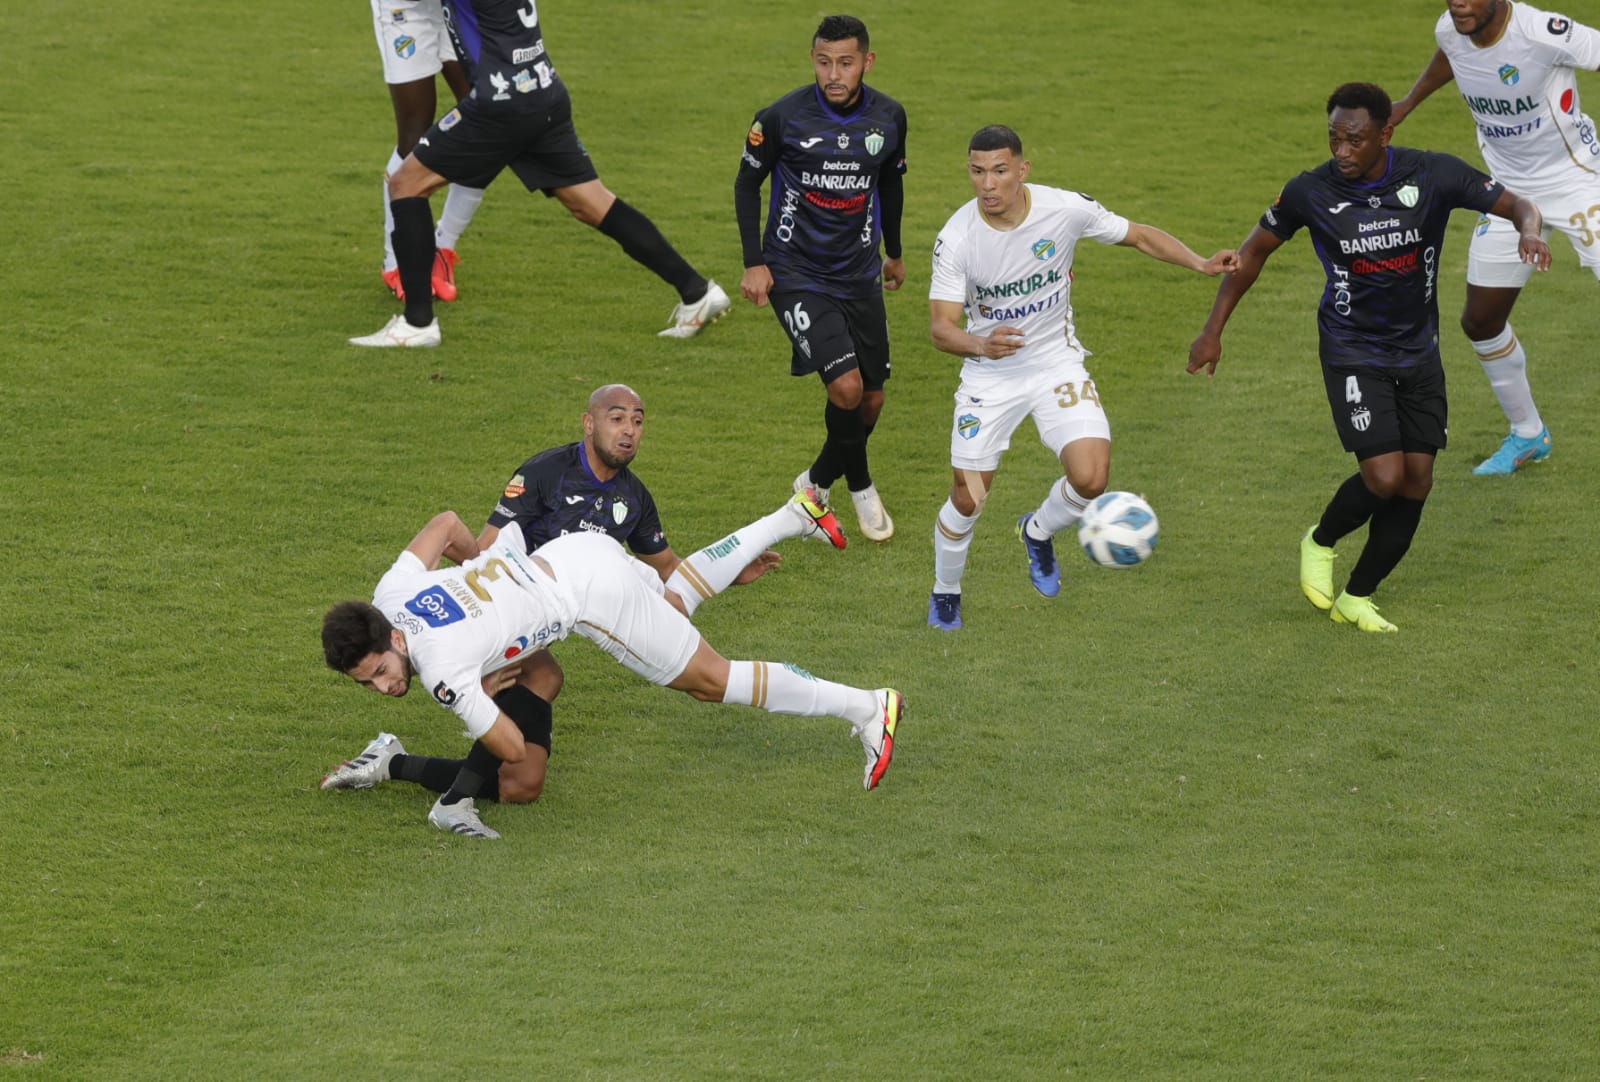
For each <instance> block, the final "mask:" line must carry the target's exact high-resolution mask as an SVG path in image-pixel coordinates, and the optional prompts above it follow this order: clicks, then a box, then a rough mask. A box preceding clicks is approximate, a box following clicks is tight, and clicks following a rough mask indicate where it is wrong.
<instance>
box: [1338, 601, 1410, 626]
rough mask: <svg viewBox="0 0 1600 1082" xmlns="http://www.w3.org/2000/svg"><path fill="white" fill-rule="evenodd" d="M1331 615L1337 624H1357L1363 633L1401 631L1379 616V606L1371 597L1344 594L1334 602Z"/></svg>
mask: <svg viewBox="0 0 1600 1082" xmlns="http://www.w3.org/2000/svg"><path fill="white" fill-rule="evenodd" d="M1329 615H1330V616H1332V618H1333V622H1334V623H1336V624H1355V625H1356V627H1358V628H1360V629H1361V630H1362V631H1399V630H1400V629H1399V628H1397V627H1395V626H1394V625H1393V624H1391V623H1390V622H1389V621H1387V620H1385V619H1384V618H1383V617H1381V616H1379V615H1378V606H1376V605H1374V604H1373V603H1372V598H1370V597H1357V596H1356V595H1355V594H1351V593H1342V594H1340V595H1339V596H1338V598H1337V599H1336V600H1335V601H1334V603H1333V611H1332V612H1331V613H1330V614H1329Z"/></svg>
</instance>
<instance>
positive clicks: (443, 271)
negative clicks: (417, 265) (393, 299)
mask: <svg viewBox="0 0 1600 1082" xmlns="http://www.w3.org/2000/svg"><path fill="white" fill-rule="evenodd" d="M459 262H461V257H460V256H458V255H456V252H455V249H454V248H435V249H434V251H433V295H434V296H435V297H438V298H439V299H440V300H442V301H453V300H455V299H456V264H457V263H459ZM401 299H402V300H403V299H404V298H401Z"/></svg>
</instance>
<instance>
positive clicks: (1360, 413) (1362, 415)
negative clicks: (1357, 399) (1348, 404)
mask: <svg viewBox="0 0 1600 1082" xmlns="http://www.w3.org/2000/svg"><path fill="white" fill-rule="evenodd" d="M1350 425H1351V427H1352V428H1354V429H1355V430H1356V431H1357V432H1365V431H1366V430H1367V429H1368V428H1370V427H1371V426H1372V411H1371V410H1369V409H1367V407H1365V406H1358V407H1356V408H1355V409H1353V410H1351V411H1350Z"/></svg>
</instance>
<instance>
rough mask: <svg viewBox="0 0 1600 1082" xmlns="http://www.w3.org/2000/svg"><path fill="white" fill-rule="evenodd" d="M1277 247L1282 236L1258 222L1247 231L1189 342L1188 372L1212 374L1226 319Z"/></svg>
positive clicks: (1215, 366)
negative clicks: (1207, 312) (1233, 263)
mask: <svg viewBox="0 0 1600 1082" xmlns="http://www.w3.org/2000/svg"><path fill="white" fill-rule="evenodd" d="M1281 247H1283V238H1281V237H1279V236H1278V235H1277V234H1276V233H1272V232H1270V231H1268V230H1266V229H1262V228H1261V227H1260V226H1259V225H1258V226H1256V227H1255V228H1254V229H1252V230H1251V231H1250V235H1249V236H1248V237H1246V238H1245V239H1244V243H1243V244H1241V245H1240V246H1239V251H1238V253H1237V256H1236V258H1237V265H1236V267H1235V269H1234V270H1233V272H1232V273H1231V274H1229V275H1228V276H1227V277H1226V278H1224V279H1223V280H1222V284H1221V285H1219V286H1217V299H1216V300H1215V301H1213V302H1212V303H1211V314H1210V315H1209V316H1207V317H1206V325H1205V326H1204V327H1202V328H1201V330H1200V335H1199V337H1197V338H1196V339H1195V340H1194V341H1193V342H1191V343H1190V344H1189V365H1188V372H1189V374H1190V375H1194V374H1195V373H1197V372H1199V371H1200V370H1201V369H1202V368H1204V369H1205V370H1206V375H1208V376H1214V375H1216V372H1217V362H1218V361H1220V360H1221V359H1222V329H1223V328H1224V327H1226V326H1227V325H1228V318H1229V317H1230V316H1232V315H1233V310H1234V309H1235V308H1236V307H1238V305H1239V302H1240V301H1241V300H1242V299H1244V295H1245V294H1246V293H1248V292H1249V291H1250V287H1251V286H1253V285H1255V284H1256V278H1257V277H1259V276H1260V274H1261V268H1262V267H1263V266H1265V265H1266V262H1267V258H1268V257H1269V256H1271V255H1272V253H1273V252H1276V251H1277V250H1278V249H1279V248H1281Z"/></svg>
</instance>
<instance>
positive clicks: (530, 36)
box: [443, 0, 566, 112]
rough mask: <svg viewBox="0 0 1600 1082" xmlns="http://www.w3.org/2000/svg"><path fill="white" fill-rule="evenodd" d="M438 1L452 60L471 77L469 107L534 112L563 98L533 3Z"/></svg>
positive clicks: (528, 0) (530, 0)
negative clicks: (457, 60) (453, 51)
mask: <svg viewBox="0 0 1600 1082" xmlns="http://www.w3.org/2000/svg"><path fill="white" fill-rule="evenodd" d="M443 2H444V14H445V22H446V23H448V24H449V27H450V39H451V41H452V42H453V43H454V45H455V49H456V56H457V57H458V58H460V60H461V64H462V66H463V67H465V68H466V69H467V73H468V75H469V76H470V77H471V79H472V95H471V97H470V98H469V99H468V100H469V101H470V103H471V104H470V105H469V106H468V107H469V108H476V109H485V110H490V111H495V110H501V109H505V110H515V111H517V112H537V111H539V110H542V109H549V108H550V106H551V103H552V102H553V101H555V100H557V99H560V98H565V97H566V88H565V87H564V86H562V85H561V79H560V78H559V77H558V76H557V75H556V71H555V68H554V67H553V66H552V65H551V63H550V57H549V54H547V53H546V52H545V49H544V37H543V35H542V34H540V32H539V13H538V10H537V9H536V8H535V6H534V0H443Z"/></svg>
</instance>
